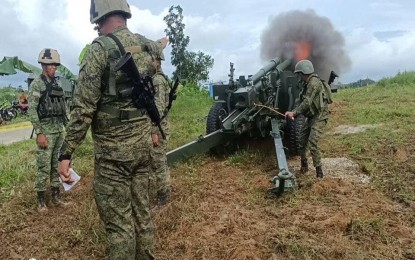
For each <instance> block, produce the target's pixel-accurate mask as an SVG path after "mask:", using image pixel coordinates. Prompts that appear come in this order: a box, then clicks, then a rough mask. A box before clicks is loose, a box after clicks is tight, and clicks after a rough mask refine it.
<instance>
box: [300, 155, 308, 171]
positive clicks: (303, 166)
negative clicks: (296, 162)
mask: <svg viewBox="0 0 415 260" xmlns="http://www.w3.org/2000/svg"><path fill="white" fill-rule="evenodd" d="M300 172H301V173H306V172H308V162H307V158H301V169H300Z"/></svg>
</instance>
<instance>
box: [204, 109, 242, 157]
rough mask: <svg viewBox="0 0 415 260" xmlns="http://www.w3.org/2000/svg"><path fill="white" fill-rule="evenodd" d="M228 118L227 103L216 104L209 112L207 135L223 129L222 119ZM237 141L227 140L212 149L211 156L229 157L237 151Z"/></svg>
mask: <svg viewBox="0 0 415 260" xmlns="http://www.w3.org/2000/svg"><path fill="white" fill-rule="evenodd" d="M226 116H228V109H227V106H226V104H225V103H215V104H213V106H212V107H211V108H210V110H209V114H208V117H207V122H206V133H207V134H210V133H213V132H215V131H217V130H219V129H222V120H221V117H222V119H223V118H225V117H226ZM237 147H238V146H237V143H236V141H235V140H233V139H232V140H226V141H225V142H224V143H223V144H221V145H218V146H216V147H213V148H212V149H210V152H211V154H213V155H215V156H220V157H222V156H227V155H229V154H233V153H234V152H235V151H236V150H237Z"/></svg>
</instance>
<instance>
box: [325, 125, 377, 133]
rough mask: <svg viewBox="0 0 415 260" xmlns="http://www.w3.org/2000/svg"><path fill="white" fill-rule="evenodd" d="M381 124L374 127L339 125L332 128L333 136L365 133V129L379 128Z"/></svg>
mask: <svg viewBox="0 0 415 260" xmlns="http://www.w3.org/2000/svg"><path fill="white" fill-rule="evenodd" d="M381 126H382V124H376V125H358V126H351V125H339V126H337V127H335V128H334V130H333V134H342V135H347V134H356V133H361V132H364V131H366V130H367V129H371V128H377V127H381Z"/></svg>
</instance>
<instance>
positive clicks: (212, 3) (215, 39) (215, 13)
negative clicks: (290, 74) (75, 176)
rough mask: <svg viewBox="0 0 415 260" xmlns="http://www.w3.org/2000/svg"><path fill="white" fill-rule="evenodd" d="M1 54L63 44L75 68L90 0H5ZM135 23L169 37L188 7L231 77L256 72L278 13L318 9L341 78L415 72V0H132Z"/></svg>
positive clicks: (64, 57)
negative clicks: (342, 63) (338, 56)
mask: <svg viewBox="0 0 415 260" xmlns="http://www.w3.org/2000/svg"><path fill="white" fill-rule="evenodd" d="M1 2H2V7H1V9H0V24H1V26H0V34H1V35H2V37H1V41H0V56H1V57H0V58H2V57H3V56H18V57H19V58H20V59H22V60H24V61H27V62H29V63H32V64H37V56H38V54H39V51H40V50H41V49H43V48H46V47H49V48H54V49H57V50H58V52H59V53H60V55H61V62H62V64H64V65H65V66H67V67H69V68H70V69H71V70H72V71H73V72H74V73H77V71H78V65H77V64H78V56H79V53H80V51H81V50H82V48H83V47H84V46H85V44H87V43H90V42H91V41H92V40H93V39H94V38H95V37H96V36H97V33H96V32H95V31H94V30H93V25H91V24H90V22H89V5H90V1H89V0H59V1H58V0H54V1H51V0H1ZM129 4H130V7H131V11H132V18H131V19H129V20H128V27H129V28H130V29H131V30H132V31H133V32H138V33H140V34H143V35H145V36H146V37H147V38H150V39H159V38H161V37H162V36H164V35H165V33H164V29H165V28H166V24H165V22H164V21H163V17H164V16H166V15H167V13H168V9H169V7H170V6H172V5H180V6H181V7H182V8H183V14H184V16H185V18H184V23H185V25H186V29H185V34H186V35H188V36H189V37H190V44H189V46H188V49H189V50H191V51H202V52H204V53H205V54H208V55H210V56H212V58H213V59H214V61H215V63H214V67H213V68H212V70H211V71H210V79H211V80H212V81H218V80H224V81H227V80H228V76H227V75H228V73H229V62H233V63H234V64H235V68H236V70H235V74H236V75H248V74H254V73H255V72H256V71H257V70H258V69H259V68H260V67H261V66H262V65H264V63H265V61H264V60H262V59H261V53H260V50H261V35H262V33H263V32H264V30H265V29H266V28H267V26H269V24H270V22H271V21H274V20H273V19H274V18H275V17H278V16H280V15H283V14H285V13H289V12H292V11H294V10H300V11H303V12H304V11H310V10H313V11H314V13H315V14H316V16H319V17H323V18H327V19H328V20H329V21H330V22H331V23H332V25H333V28H334V30H336V31H338V32H339V33H340V34H341V35H342V36H343V38H344V40H345V41H344V42H345V44H344V46H343V47H342V48H343V49H344V51H345V54H346V55H347V56H348V57H349V58H350V61H351V65H350V66H349V68H344V69H342V70H343V71H340V81H341V82H343V83H348V82H352V81H356V80H358V79H362V78H367V77H368V78H371V79H374V80H378V79H380V78H383V77H388V76H394V75H396V73H398V72H402V71H414V70H415V18H414V13H415V1H413V0H394V1H392V0H363V1H362V0H359V1H357V0H349V1H334V0H308V1H304V0H289V1H288V0H286V1H277V0H255V1H252V0H250V1H247V0H239V1H234V0H232V1H231V0H209V1H207V0H206V1H205V0H201V1H195V0H181V1H168V0H152V1H149V0H129ZM170 51H171V48H170V47H167V48H166V49H165V54H166V61H165V62H164V64H163V66H164V70H165V72H166V73H167V74H169V75H171V72H172V71H173V68H172V67H171V65H170V55H169V53H170ZM24 77H26V75H17V76H8V77H0V86H3V85H8V84H12V85H13V86H17V85H25V83H24V81H23V80H24Z"/></svg>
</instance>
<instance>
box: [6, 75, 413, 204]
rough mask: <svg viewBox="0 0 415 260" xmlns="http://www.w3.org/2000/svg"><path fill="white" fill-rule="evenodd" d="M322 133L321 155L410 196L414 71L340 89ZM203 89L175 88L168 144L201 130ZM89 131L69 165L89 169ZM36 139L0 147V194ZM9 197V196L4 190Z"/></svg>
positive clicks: (395, 194)
mask: <svg viewBox="0 0 415 260" xmlns="http://www.w3.org/2000/svg"><path fill="white" fill-rule="evenodd" d="M334 102H335V103H334V104H333V105H332V110H334V113H333V114H332V116H331V118H330V120H329V124H328V128H327V135H326V136H325V137H324V138H323V140H322V150H323V156H324V157H349V158H351V159H353V160H355V161H357V162H358V163H359V164H360V166H361V168H362V170H363V171H364V172H365V173H366V174H368V175H370V176H372V183H373V185H374V186H375V187H376V188H378V189H380V190H381V191H383V192H384V193H386V194H388V195H389V196H391V197H392V198H394V199H396V200H398V201H402V202H405V203H406V202H410V201H414V200H415V195H414V194H413V186H414V185H415V180H414V179H413V177H412V176H413V174H412V173H411V172H414V171H415V165H414V163H413V160H410V159H411V158H413V157H411V156H412V154H413V152H414V150H415V148H414V145H412V144H413V143H414V140H415V134H414V133H413V129H414V126H415V117H414V116H412V115H414V114H415V73H413V72H411V73H410V72H405V73H399V74H398V75H397V76H396V77H394V78H387V79H384V80H381V81H380V82H379V83H378V84H377V85H371V86H368V87H364V88H354V89H341V90H339V92H338V93H337V94H335V95H334ZM212 103H213V102H212V100H211V98H210V97H209V95H208V93H207V92H206V91H203V90H202V91H201V90H199V89H198V88H197V87H188V86H187V87H184V88H181V89H179V92H178V97H177V100H175V101H174V103H173V107H172V109H171V111H170V114H169V121H170V123H171V136H170V141H169V149H173V148H175V147H178V146H180V145H183V144H185V143H187V142H189V141H193V140H195V139H196V138H197V137H198V136H199V135H201V134H204V133H205V127H206V116H207V114H208V112H209V109H210V107H211V105H212ZM339 125H352V126H358V125H372V126H373V127H372V128H370V129H368V130H366V131H364V132H361V133H356V134H348V135H339V134H337V135H334V134H330V132H331V131H333V130H334V128H335V127H337V126H339ZM91 143H92V141H91V137H90V135H88V138H87V140H86V141H85V142H84V144H83V145H82V146H81V147H80V148H79V149H78V150H77V152H76V156H75V159H74V162H73V164H74V167H75V169H77V170H78V171H80V172H90V173H91V172H92V169H93V147H92V144H91ZM34 151H35V143H34V141H33V140H28V141H23V142H19V143H16V144H13V145H12V146H4V145H3V146H0V156H1V158H2V160H1V162H0V187H1V191H2V194H3V195H7V194H9V195H10V192H12V190H13V189H14V187H15V186H16V185H18V184H19V183H21V182H25V181H28V180H33V176H34V174H35V170H36V165H35V158H34ZM396 151H405V152H406V153H407V156H408V160H407V161H403V162H402V161H399V160H397V159H396V157H395V156H396V155H395V153H396ZM255 158H256V159H258V158H261V155H258V154H253V153H249V152H246V151H240V152H239V153H236V154H234V155H232V156H230V157H228V158H227V161H226V164H228V165H237V166H238V167H244V165H248V164H250V163H252V161H253V159H255ZM7 196H8V195H7Z"/></svg>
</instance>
